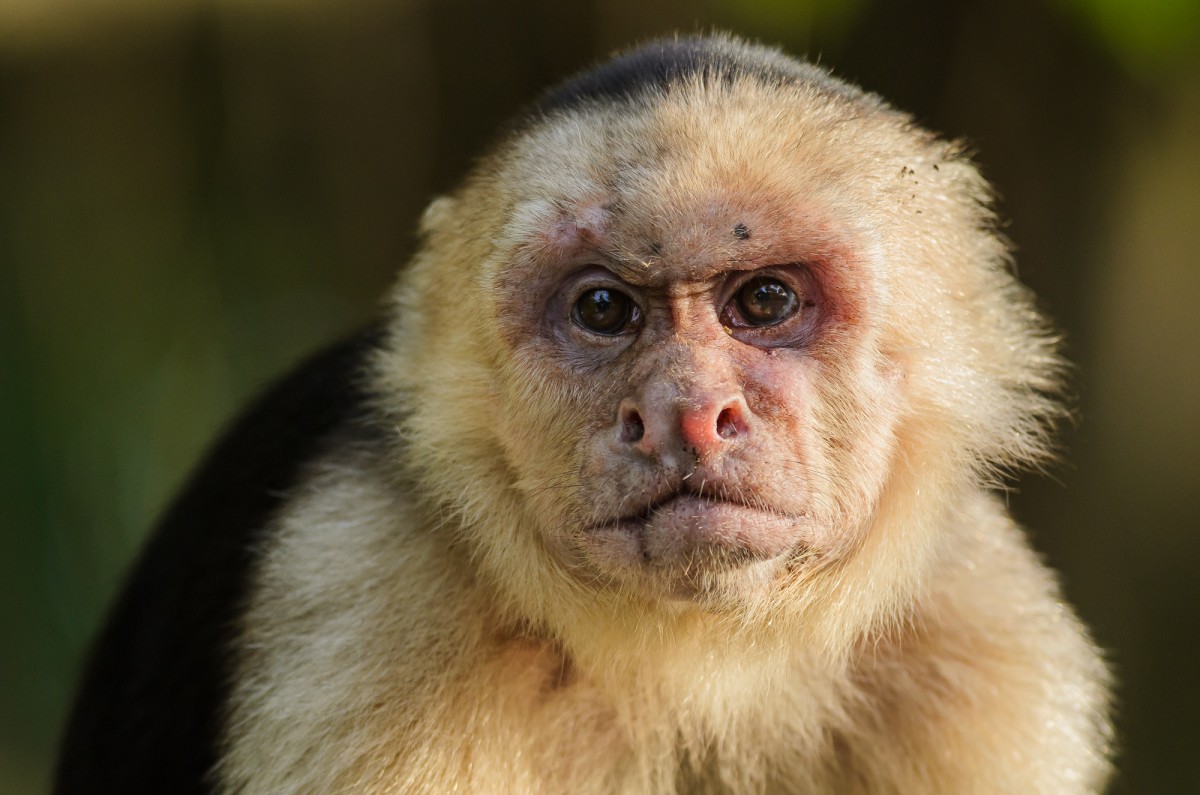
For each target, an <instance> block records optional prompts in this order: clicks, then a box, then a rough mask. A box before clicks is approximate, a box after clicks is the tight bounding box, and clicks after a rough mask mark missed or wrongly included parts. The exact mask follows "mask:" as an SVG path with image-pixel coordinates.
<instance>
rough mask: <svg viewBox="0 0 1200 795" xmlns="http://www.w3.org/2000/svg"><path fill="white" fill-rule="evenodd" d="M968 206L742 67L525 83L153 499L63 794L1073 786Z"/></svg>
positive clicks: (1074, 624)
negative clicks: (361, 329)
mask: <svg viewBox="0 0 1200 795" xmlns="http://www.w3.org/2000/svg"><path fill="white" fill-rule="evenodd" d="M990 201H991V194H990V191H989V189H988V186H987V185H986V184H985V182H984V181H983V179H982V178H981V177H980V176H979V174H978V172H977V171H976V169H975V168H974V167H973V166H972V165H971V163H970V162H968V160H967V158H966V157H965V156H964V155H963V153H962V150H961V147H960V146H958V145H956V144H953V143H947V142H946V141H943V140H941V139H939V138H937V137H935V136H934V135H932V134H930V133H929V132H926V131H924V130H922V129H921V128H919V127H917V126H916V125H915V124H914V123H913V121H912V120H911V119H910V118H909V117H908V116H906V115H904V114H902V113H900V112H897V111H896V110H893V109H892V108H891V107H889V106H888V105H887V104H885V103H884V102H883V101H882V100H880V99H879V98H877V97H875V96H872V95H871V94H868V93H864V92H863V91H860V90H859V89H857V88H855V87H853V86H850V85H847V84H846V83H843V82H841V81H839V80H837V79H834V78H833V77H830V76H829V75H828V74H827V73H826V72H825V71H824V70H822V69H820V68H818V67H815V66H811V65H808V64H805V63H800V62H798V61H795V60H792V59H791V58H788V57H786V56H784V55H782V54H780V53H779V52H777V51H774V50H771V49H766V48H763V47H760V46H756V45H753V44H747V43H744V42H742V41H739V40H737V39H732V38H727V37H719V36H718V37H697V38H682V39H674V40H662V41H656V42H653V43H651V44H649V45H647V46H644V47H642V48H640V49H636V50H633V51H631V52H628V53H626V54H624V55H621V56H619V57H617V58H615V59H614V60H612V61H609V62H608V63H607V64H605V65H603V66H600V67H599V68H598V69H596V70H595V71H591V72H588V73H586V74H584V75H582V76H580V77H577V78H576V79H574V80H572V81H570V82H568V83H566V84H565V85H563V86H561V87H559V88H558V89H556V90H554V91H551V92H550V93H549V94H547V95H546V96H544V97H543V98H542V99H541V101H540V102H538V103H537V104H536V105H535V106H534V107H533V108H532V109H531V110H530V111H529V112H528V113H527V114H525V115H524V116H522V117H521V118H520V119H519V120H517V121H516V122H515V123H513V124H512V125H511V126H510V127H509V128H508V129H507V131H506V134H505V136H504V137H503V138H502V140H501V141H500V143H499V144H498V145H497V146H496V147H495V149H494V150H493V151H492V152H491V153H490V154H489V155H488V156H487V157H486V158H485V159H483V160H482V161H480V163H479V164H478V165H477V166H476V168H475V169H474V170H473V171H472V172H471V174H470V175H469V176H468V177H467V178H466V180H465V181H464V182H463V184H462V185H461V187H459V188H458V189H457V190H456V191H455V192H453V193H452V194H450V195H448V196H446V197H443V198H439V199H437V200H436V201H434V202H433V204H432V205H431V206H430V207H429V209H428V211H427V212H426V213H425V215H424V219H423V221H422V231H423V244H422V246H421V248H420V250H419V252H418V253H417V254H416V256H415V258H414V259H413V261H412V262H411V263H410V264H409V266H408V267H407V268H406V269H405V270H404V271H403V273H402V274H401V275H400V278H399V281H398V283H397V285H396V287H395V290H394V292H393V293H392V294H391V297H390V301H389V302H388V304H387V311H386V312H385V313H384V314H385V317H384V319H383V321H382V322H381V323H380V324H379V326H378V327H377V328H376V329H375V330H372V331H370V332H368V333H365V334H364V335H362V336H360V337H358V338H357V339H354V340H352V341H350V342H348V343H346V344H344V345H342V346H340V347H337V348H335V349H333V350H331V351H329V352H327V353H324V354H322V355H320V356H318V357H316V358H315V359H312V360H311V361H309V362H308V363H307V364H305V365H304V366H303V367H302V368H300V369H299V370H298V371H297V372H296V373H294V374H293V375H292V376H290V377H288V378H287V379H285V380H284V381H283V382H282V383H280V384H279V385H278V386H277V387H276V388H274V389H273V390H272V391H271V392H270V393H269V394H268V395H266V397H265V398H263V399H262V400H261V401H260V402H259V404H258V405H257V406H256V407H254V408H253V409H252V410H251V411H250V412H249V413H248V414H247V415H245V417H244V418H243V419H242V420H241V421H240V422H238V423H237V424H236V425H234V427H233V428H232V430H231V432H230V433H229V434H228V435H227V436H226V437H225V438H224V440H223V441H221V442H220V443H219V444H218V445H217V447H216V448H215V449H214V450H213V452H212V453H211V455H210V457H209V458H208V460H207V462H206V463H204V464H203V466H201V468H200V469H199V471H198V472H197V474H196V476H195V479H194V480H193V481H192V483H191V485H190V486H189V487H188V488H187V489H186V490H185V491H184V493H183V495H182V496H181V497H180V498H179V500H178V501H177V502H176V503H175V504H174V506H173V507H172V508H171V509H170V510H169V511H168V513H167V515H166V517H165V519H164V521H163V524H162V526H161V527H159V529H158V532H157V534H156V535H155V536H154V538H153V540H152V541H151V542H150V545H149V548H148V549H147V550H146V552H145V554H144V557H143V558H142V560H141V562H140V564H139V565H138V566H137V568H136V570H135V571H134V574H133V576H132V579H131V580H130V581H129V583H128V586H127V588H126V590H125V591H124V594H123V596H122V597H121V600H120V602H119V603H118V605H117V607H116V609H115V612H114V613H113V615H112V618H111V619H110V622H109V624H108V626H107V627H106V629H105V630H104V632H103V634H102V635H101V637H100V640H99V642H98V644H97V646H96V647H95V650H94V654H93V657H92V660H91V663H90V667H89V669H88V671H87V675H86V677H85V680H84V683H83V687H82V692H81V694H80V696H79V700H78V702H77V704H76V707H75V711H74V714H73V716H72V718H71V721H70V726H69V728H68V731H67V735H66V740H65V744H64V746H63V750H62V755H61V761H60V765H59V770H58V784H57V791H58V792H60V793H77V792H121V793H199V792H204V793H245V794H247V795H248V794H250V793H352V792H353V793H447V792H465V793H585V794H586V793H718V792H724V793H804V794H806V795H807V794H810V793H839V795H841V794H844V793H903V794H905V795H916V794H922V795H924V794H928V793H946V794H947V795H949V794H953V795H963V793H993V792H994V793H1023V794H1030V793H1054V794H1055V795H1062V794H1063V793H1094V792H1098V791H1100V790H1101V789H1102V788H1103V786H1104V784H1105V782H1106V780H1107V778H1108V777H1109V773H1110V762H1109V757H1110V748H1109V747H1110V741H1111V730H1110V724H1109V719H1108V711H1109V708H1108V701H1109V677H1108V674H1107V672H1106V668H1105V665H1104V663H1103V662H1102V660H1101V657H1100V655H1099V653H1098V652H1097V649H1096V647H1095V646H1094V645H1093V643H1092V642H1091V641H1090V640H1089V639H1088V636H1087V633H1086V632H1085V630H1084V628H1083V627H1082V626H1081V624H1080V622H1079V621H1078V619H1077V618H1076V617H1075V615H1074V614H1073V613H1072V611H1071V609H1070V608H1069V607H1068V606H1067V605H1066V604H1064V602H1063V597H1062V594H1061V592H1060V591H1059V588H1058V586H1057V585H1056V582H1055V578H1054V576H1053V574H1052V573H1051V572H1050V571H1048V570H1047V568H1046V567H1045V566H1044V565H1043V564H1042V563H1041V562H1040V561H1039V560H1038V557H1037V555H1036V554H1035V553H1034V552H1032V551H1031V549H1030V547H1029V545H1028V542H1027V541H1026V539H1025V536H1024V535H1023V533H1022V532H1021V530H1020V529H1018V528H1017V527H1016V526H1015V525H1014V524H1013V522H1012V520H1011V519H1010V518H1009V516H1008V514H1007V512H1006V511H1005V508H1004V505H1003V501H1002V500H1001V499H998V498H997V496H996V495H995V494H994V493H993V488H994V487H995V486H997V484H998V483H999V482H1000V479H1001V476H1003V475H1005V474H1007V473H1010V472H1012V471H1014V470H1016V469H1018V468H1021V467H1027V466H1030V465H1036V464H1038V463H1042V462H1044V461H1045V460H1046V459H1047V456H1048V453H1047V449H1048V436H1049V432H1050V430H1051V427H1052V426H1053V424H1054V421H1055V420H1056V418H1058V417H1059V416H1060V414H1061V413H1062V412H1061V408H1060V403H1059V401H1058V399H1057V393H1058V391H1059V382H1060V373H1061V370H1062V364H1061V361H1060V359H1059V358H1058V354H1057V352H1056V344H1055V337H1054V335H1053V334H1052V333H1051V331H1050V330H1049V329H1048V327H1047V325H1046V323H1045V322H1044V321H1043V319H1042V318H1041V317H1040V316H1039V315H1038V313H1037V312H1036V311H1035V309H1034V305H1033V302H1032V300H1031V297H1030V295H1029V293H1028V292H1027V291H1026V290H1025V289H1024V288H1023V287H1022V286H1020V285H1019V284H1018V283H1017V281H1016V280H1015V279H1014V277H1013V275H1012V273H1011V270H1010V263H1009V253H1008V250H1007V249H1006V247H1005V244H1004V242H1003V241H1002V240H1001V239H1000V238H999V237H998V236H997V234H996V231H995V227H996V223H995V219H994V217H993V213H992V211H991V209H990Z"/></svg>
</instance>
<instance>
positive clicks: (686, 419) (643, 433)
mask: <svg viewBox="0 0 1200 795" xmlns="http://www.w3.org/2000/svg"><path fill="white" fill-rule="evenodd" d="M749 431H750V423H749V411H748V409H747V408H746V404H745V400H744V399H743V398H742V396H741V395H725V396H711V395H706V396H701V397H693V398H692V399H690V400H686V401H682V402H679V403H666V404H657V403H650V404H648V405H645V406H638V405H636V404H634V403H632V402H630V401H625V402H623V403H622V405H621V412H620V435H621V441H623V442H625V443H627V444H630V445H631V446H633V447H634V448H635V449H637V450H638V451H639V452H641V453H644V454H647V455H653V454H655V453H659V454H661V453H663V452H666V451H667V450H668V449H670V448H672V447H683V448H689V449H691V450H694V451H695V453H696V454H698V455H706V454H709V453H715V452H717V451H718V450H720V449H721V448H722V447H723V446H724V445H727V444H729V443H731V442H733V441H734V440H735V439H737V438H739V437H743V436H746V435H748V434H749Z"/></svg>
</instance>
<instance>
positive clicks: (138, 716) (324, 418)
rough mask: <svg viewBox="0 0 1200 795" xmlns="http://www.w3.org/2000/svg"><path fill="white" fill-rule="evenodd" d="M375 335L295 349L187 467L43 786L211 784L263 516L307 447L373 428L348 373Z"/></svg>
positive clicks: (90, 664) (360, 365)
mask: <svg viewBox="0 0 1200 795" xmlns="http://www.w3.org/2000/svg"><path fill="white" fill-rule="evenodd" d="M381 336H382V335H381V332H380V331H378V330H376V329H370V330H367V331H364V332H362V333H360V334H358V335H357V336H355V337H354V338H353V339H350V340H347V341H346V342H343V343H342V344H339V345H337V346H335V347H332V348H330V349H328V350H326V351H324V352H322V353H319V354H317V355H315V356H313V357H312V358H311V359H309V360H307V361H306V362H304V363H303V364H302V365H301V366H299V367H298V368H297V369H295V370H294V371H293V372H291V373H290V374H289V375H287V376H286V377H284V378H283V379H282V380H280V381H279V382H278V383H276V384H275V385H274V386H273V387H271V388H270V389H268V390H267V391H266V392H265V393H264V394H263V395H262V396H261V398H260V399H259V400H258V401H257V402H256V403H255V404H254V405H252V406H251V408H250V409H249V410H248V411H246V412H245V413H244V414H243V415H241V417H240V418H239V419H238V420H237V421H235V422H234V423H233V424H232V425H231V426H230V427H229V429H228V430H227V432H226V433H225V434H224V435H223V436H222V437H221V438H220V440H219V441H218V442H217V444H216V445H215V446H214V447H213V448H212V449H211V450H210V452H209V454H208V455H207V457H206V458H205V459H204V461H203V462H202V463H201V465H200V466H199V467H198V468H197V469H196V470H195V472H194V473H193V475H192V477H191V479H190V480H189V482H188V484H187V486H186V488H185V489H184V490H183V491H182V492H181V494H180V495H179V497H178V498H177V499H176V500H175V501H174V503H172V504H171V506H170V507H169V508H168V510H167V511H166V513H165V514H164V516H163V518H162V520H161V522H160V523H159V525H158V526H157V528H156V529H155V531H154V533H153V534H152V536H151V539H150V541H149V543H148V544H147V546H146V548H145V549H144V550H143V552H142V554H141V557H140V559H139V560H138V561H137V563H136V565H135V566H134V567H133V569H132V571H131V572H130V574H129V576H128V578H127V580H126V582H125V584H124V586H123V589H122V591H121V593H120V596H119V598H118V601H117V603H116V605H115V607H114V609H113V610H112V612H111V613H110V615H109V618H108V620H107V623H106V624H105V626H104V628H103V630H102V631H101V633H100V635H99V636H98V637H97V639H96V641H95V642H94V645H93V647H92V649H91V652H90V654H89V658H88V661H87V664H86V667H85V671H84V675H83V679H82V683H81V688H80V691H79V695H78V697H77V700H76V703H75V705H74V708H73V710H72V713H71V716H70V718H69V720H68V725H67V729H66V732H65V734H64V739H63V743H62V746H61V750H60V755H59V764H58V769H57V772H56V784H55V787H56V789H55V791H56V792H61V793H68V792H70V793H75V792H90V791H112V792H127V793H138V792H174V793H192V792H195V793H200V792H208V791H211V786H212V785H211V781H210V780H209V778H208V772H209V770H210V769H211V768H212V766H213V764H214V762H215V761H216V759H217V755H218V743H219V735H220V731H221V723H222V712H223V709H224V704H225V702H226V698H227V691H228V682H229V677H230V674H231V668H230V666H231V647H232V643H233V638H234V635H235V628H236V626H237V625H238V622H239V614H240V612H241V609H242V604H243V602H244V600H245V599H246V597H247V587H248V584H249V581H250V572H251V571H252V570H253V569H254V568H255V566H256V565H257V561H258V559H259V550H260V548H261V546H262V543H263V540H264V533H263V530H264V528H265V527H266V525H267V524H268V523H269V521H270V520H271V518H272V516H274V515H275V514H276V513H278V512H279V511H280V510H281V509H282V508H283V507H284V506H285V505H286V504H287V502H288V499H289V495H290V494H291V492H292V489H293V487H294V485H295V484H296V483H297V482H298V480H299V479H300V478H301V477H302V473H303V472H304V471H305V469H306V468H307V467H308V466H310V465H311V463H312V462H313V461H314V460H316V459H318V458H320V457H321V456H322V455H323V454H324V453H325V451H327V450H330V449H337V448H341V447H344V446H345V445H346V444H347V443H348V442H352V443H360V444H369V443H370V440H371V439H372V438H373V437H377V436H378V435H379V431H378V429H377V428H376V427H374V425H373V423H372V422H371V421H370V420H369V417H370V408H369V400H368V394H367V391H366V389H365V386H363V384H364V381H363V378H362V373H363V371H364V368H365V366H366V363H367V361H368V359H369V357H370V355H371V352H372V351H373V350H374V349H375V348H376V347H377V346H378V345H379V344H380V340H381ZM354 440H357V441H354Z"/></svg>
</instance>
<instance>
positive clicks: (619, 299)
mask: <svg viewBox="0 0 1200 795" xmlns="http://www.w3.org/2000/svg"><path fill="white" fill-rule="evenodd" d="M571 319H572V320H574V321H575V324H576V325H578V326H579V327H581V328H583V329H586V330H588V331H591V332H593V333H595V334H604V335H606V336H613V335H616V334H620V333H621V332H622V331H624V330H625V329H626V328H627V327H628V326H629V325H630V323H632V322H633V321H634V320H635V319H636V305H635V304H634V303H633V299H631V298H630V297H629V296H627V295H625V293H622V292H620V291H619V290H612V289H609V288H607V287H597V288H594V289H592V290H588V291H587V292H585V293H584V294H583V295H581V296H579V298H578V299H577V300H576V301H575V306H574V307H572V309H571Z"/></svg>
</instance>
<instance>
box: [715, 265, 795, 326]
mask: <svg viewBox="0 0 1200 795" xmlns="http://www.w3.org/2000/svg"><path fill="white" fill-rule="evenodd" d="M731 303H734V304H736V311H737V314H738V315H739V318H738V319H740V320H742V321H743V322H744V323H745V324H746V325H749V326H774V325H775V324H776V323H782V322H783V321H785V320H787V319H788V318H789V317H791V316H792V315H794V314H795V313H796V310H797V309H798V308H799V306H800V300H799V299H798V298H797V297H796V293H795V291H794V290H792V288H790V287H788V286H787V285H786V284H784V283H783V282H782V281H780V280H779V279H775V278H772V277H770V276H758V277H755V278H753V279H751V280H750V281H748V282H746V283H745V284H743V285H742V286H741V287H740V288H739V289H738V291H737V293H736V294H735V295H734V299H733V302H731ZM730 308H735V307H730Z"/></svg>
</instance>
